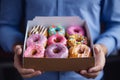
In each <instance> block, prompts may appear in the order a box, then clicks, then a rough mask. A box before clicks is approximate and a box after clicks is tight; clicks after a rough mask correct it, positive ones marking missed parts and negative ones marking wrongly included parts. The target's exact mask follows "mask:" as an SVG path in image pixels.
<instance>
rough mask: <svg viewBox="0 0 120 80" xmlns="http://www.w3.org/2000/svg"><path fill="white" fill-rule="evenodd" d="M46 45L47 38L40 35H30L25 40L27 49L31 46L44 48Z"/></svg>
mask: <svg viewBox="0 0 120 80" xmlns="http://www.w3.org/2000/svg"><path fill="white" fill-rule="evenodd" d="M46 43H47V38H46V37H45V36H44V35H40V34H32V35H31V36H30V37H28V39H27V47H29V46H30V45H33V44H35V45H42V46H44V47H45V46H46Z"/></svg>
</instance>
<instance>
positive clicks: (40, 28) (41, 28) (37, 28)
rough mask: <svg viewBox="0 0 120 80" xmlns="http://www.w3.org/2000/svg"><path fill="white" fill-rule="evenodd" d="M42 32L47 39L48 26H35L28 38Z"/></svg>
mask: <svg viewBox="0 0 120 80" xmlns="http://www.w3.org/2000/svg"><path fill="white" fill-rule="evenodd" d="M43 31H44V32H43ZM41 32H43V33H42V34H43V35H44V36H46V37H47V36H48V33H47V27H46V26H43V25H37V26H33V27H32V28H31V29H30V31H29V32H28V37H29V36H31V35H32V34H40V33H41Z"/></svg>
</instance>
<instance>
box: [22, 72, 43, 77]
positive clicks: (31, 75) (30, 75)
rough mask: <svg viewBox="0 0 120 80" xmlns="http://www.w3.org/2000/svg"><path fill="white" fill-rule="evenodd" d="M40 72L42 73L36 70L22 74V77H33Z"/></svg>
mask: <svg viewBox="0 0 120 80" xmlns="http://www.w3.org/2000/svg"><path fill="white" fill-rule="evenodd" d="M40 74H41V72H40V71H36V72H34V73H32V74H26V75H22V77H24V78H31V77H34V76H38V75H40Z"/></svg>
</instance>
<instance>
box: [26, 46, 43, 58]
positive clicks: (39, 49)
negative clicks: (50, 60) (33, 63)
mask: <svg viewBox="0 0 120 80" xmlns="http://www.w3.org/2000/svg"><path fill="white" fill-rule="evenodd" d="M44 51H45V49H44V47H43V46H40V45H31V46H29V47H27V49H26V50H25V52H24V57H34V58H42V57H44Z"/></svg>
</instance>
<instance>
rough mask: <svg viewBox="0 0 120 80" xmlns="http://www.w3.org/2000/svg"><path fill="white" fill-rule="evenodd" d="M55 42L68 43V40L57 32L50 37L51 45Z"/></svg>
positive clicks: (49, 42)
mask: <svg viewBox="0 0 120 80" xmlns="http://www.w3.org/2000/svg"><path fill="white" fill-rule="evenodd" d="M54 43H61V44H64V45H66V43H67V40H66V38H65V37H64V36H62V35H59V34H55V35H52V36H50V37H49V38H48V45H51V44H54Z"/></svg>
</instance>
